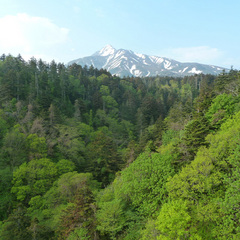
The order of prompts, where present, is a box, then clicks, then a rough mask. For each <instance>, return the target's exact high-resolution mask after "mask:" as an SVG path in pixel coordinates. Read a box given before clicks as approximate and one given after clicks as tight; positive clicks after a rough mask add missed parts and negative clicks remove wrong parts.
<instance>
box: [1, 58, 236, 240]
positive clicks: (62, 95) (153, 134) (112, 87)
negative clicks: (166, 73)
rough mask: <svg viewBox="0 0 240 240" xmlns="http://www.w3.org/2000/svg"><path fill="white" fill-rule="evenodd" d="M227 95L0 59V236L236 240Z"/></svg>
mask: <svg viewBox="0 0 240 240" xmlns="http://www.w3.org/2000/svg"><path fill="white" fill-rule="evenodd" d="M239 94H240V72H238V71H235V70H231V71H230V72H229V73H225V72H223V73H222V74H220V75H219V76H213V75H195V76H188V77H184V78H172V77H159V76H157V77H148V78H136V77H132V78H131V77H127V78H119V77H116V76H112V75H111V74H110V73H109V72H107V71H106V70H103V69H100V70H98V69H95V68H93V67H90V68H88V67H86V66H85V67H81V66H79V65H76V64H72V65H70V66H68V67H66V66H65V65H64V64H61V63H56V62H54V61H52V62H51V63H46V62H44V61H42V60H36V59H34V58H32V59H31V60H30V61H28V62H25V61H24V60H23V59H22V58H21V56H20V55H19V56H18V57H12V56H5V55H2V56H1V57H0V191H1V195H0V239H3V240H14V239H18V240H28V239H38V240H39V239H42V240H45V239H52V240H54V239H68V240H75V239H85V240H86V239H94V240H101V239H102V240H109V239H119V240H123V239H124V240H134V239H136V240H138V239H142V240H145V239H150V240H157V239H162V240H165V239H166V240H171V239H172V240H175V239H192V240H195V239H196V240H204V239H226V240H227V239H240V227H239V226H240V210H239V205H240V191H239V189H240V145H239V143H240V96H239Z"/></svg>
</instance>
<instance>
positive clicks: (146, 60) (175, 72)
mask: <svg viewBox="0 0 240 240" xmlns="http://www.w3.org/2000/svg"><path fill="white" fill-rule="evenodd" d="M72 63H77V64H80V65H82V66H84V65H87V66H91V65H92V66H93V67H95V68H98V69H101V68H103V69H106V70H107V71H109V72H110V73H112V74H115V75H117V76H136V77H148V76H156V75H159V76H175V77H179V76H188V75H194V74H201V73H203V74H220V73H221V72H222V71H223V70H224V68H222V67H217V66H212V65H205V64H199V63H181V62H178V61H175V60H173V59H169V58H165V57H157V56H149V55H146V54H141V53H135V52H133V51H131V50H125V49H115V48H114V47H112V46H111V45H110V44H108V45H106V46H105V47H103V48H102V49H101V50H99V51H97V52H96V53H95V54H93V55H92V56H89V57H84V58H80V59H76V60H73V61H71V62H69V63H68V64H72ZM225 70H227V69H225Z"/></svg>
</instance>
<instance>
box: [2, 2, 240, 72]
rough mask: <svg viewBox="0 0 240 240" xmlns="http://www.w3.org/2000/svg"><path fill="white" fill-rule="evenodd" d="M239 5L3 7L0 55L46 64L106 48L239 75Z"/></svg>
mask: <svg viewBox="0 0 240 240" xmlns="http://www.w3.org/2000/svg"><path fill="white" fill-rule="evenodd" d="M239 12H240V1H239V0H232V1H229V0H164V1H162V0H35V1H34V0H0V55H1V54H2V53H5V54H8V53H10V54H12V55H14V56H16V55H18V53H20V54H21V55H22V56H23V57H25V58H26V59H28V58H30V57H32V56H35V57H36V58H42V59H43V60H45V61H48V62H49V61H51V60H52V59H55V60H56V61H57V62H59V61H60V62H64V63H67V62H68V61H70V60H73V59H76V58H80V57H84V56H89V55H92V54H93V53H94V52H96V51H97V50H100V49H101V48H102V47H104V46H105V45H107V44H111V45H112V46H113V47H115V48H116V49H120V48H124V49H129V50H133V51H134V52H137V53H144V54H148V55H156V56H161V57H168V58H172V59H175V60H178V61H182V62H199V63H205V64H213V65H218V66H222V67H227V68H230V67H231V66H233V67H234V68H237V69H240V31H239V28H240V14H239Z"/></svg>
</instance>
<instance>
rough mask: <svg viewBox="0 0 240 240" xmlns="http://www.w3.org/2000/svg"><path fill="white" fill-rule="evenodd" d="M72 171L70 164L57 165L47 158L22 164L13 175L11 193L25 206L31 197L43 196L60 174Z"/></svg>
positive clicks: (72, 167) (61, 163)
mask: <svg viewBox="0 0 240 240" xmlns="http://www.w3.org/2000/svg"><path fill="white" fill-rule="evenodd" d="M73 169H74V166H73V164H72V163H71V162H69V163H67V162H66V161H62V162H60V163H58V165H57V164H55V163H53V162H52V161H51V160H50V159H47V158H41V159H35V160H32V161H30V162H29V163H23V164H22V165H21V166H20V167H19V168H18V169H17V170H16V171H15V172H14V173H13V187H12V193H14V194H15V195H16V197H17V200H18V201H20V202H23V203H25V204H27V203H28V202H29V201H30V199H31V198H32V197H35V196H37V195H43V194H44V193H45V192H46V191H47V190H48V189H50V187H51V186H52V184H53V182H54V181H55V180H56V179H57V178H58V177H59V176H60V174H62V173H64V172H67V171H69V170H71V171H72V170H73Z"/></svg>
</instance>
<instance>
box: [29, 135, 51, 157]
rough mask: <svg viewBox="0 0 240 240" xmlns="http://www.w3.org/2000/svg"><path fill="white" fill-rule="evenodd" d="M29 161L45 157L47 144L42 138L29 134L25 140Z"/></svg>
mask: <svg viewBox="0 0 240 240" xmlns="http://www.w3.org/2000/svg"><path fill="white" fill-rule="evenodd" d="M26 147H27V148H28V154H29V159H30V160H31V159H38V158H44V157H47V144H46V139H45V138H44V137H38V136H37V134H30V135H29V136H28V137H27V139H26Z"/></svg>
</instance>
